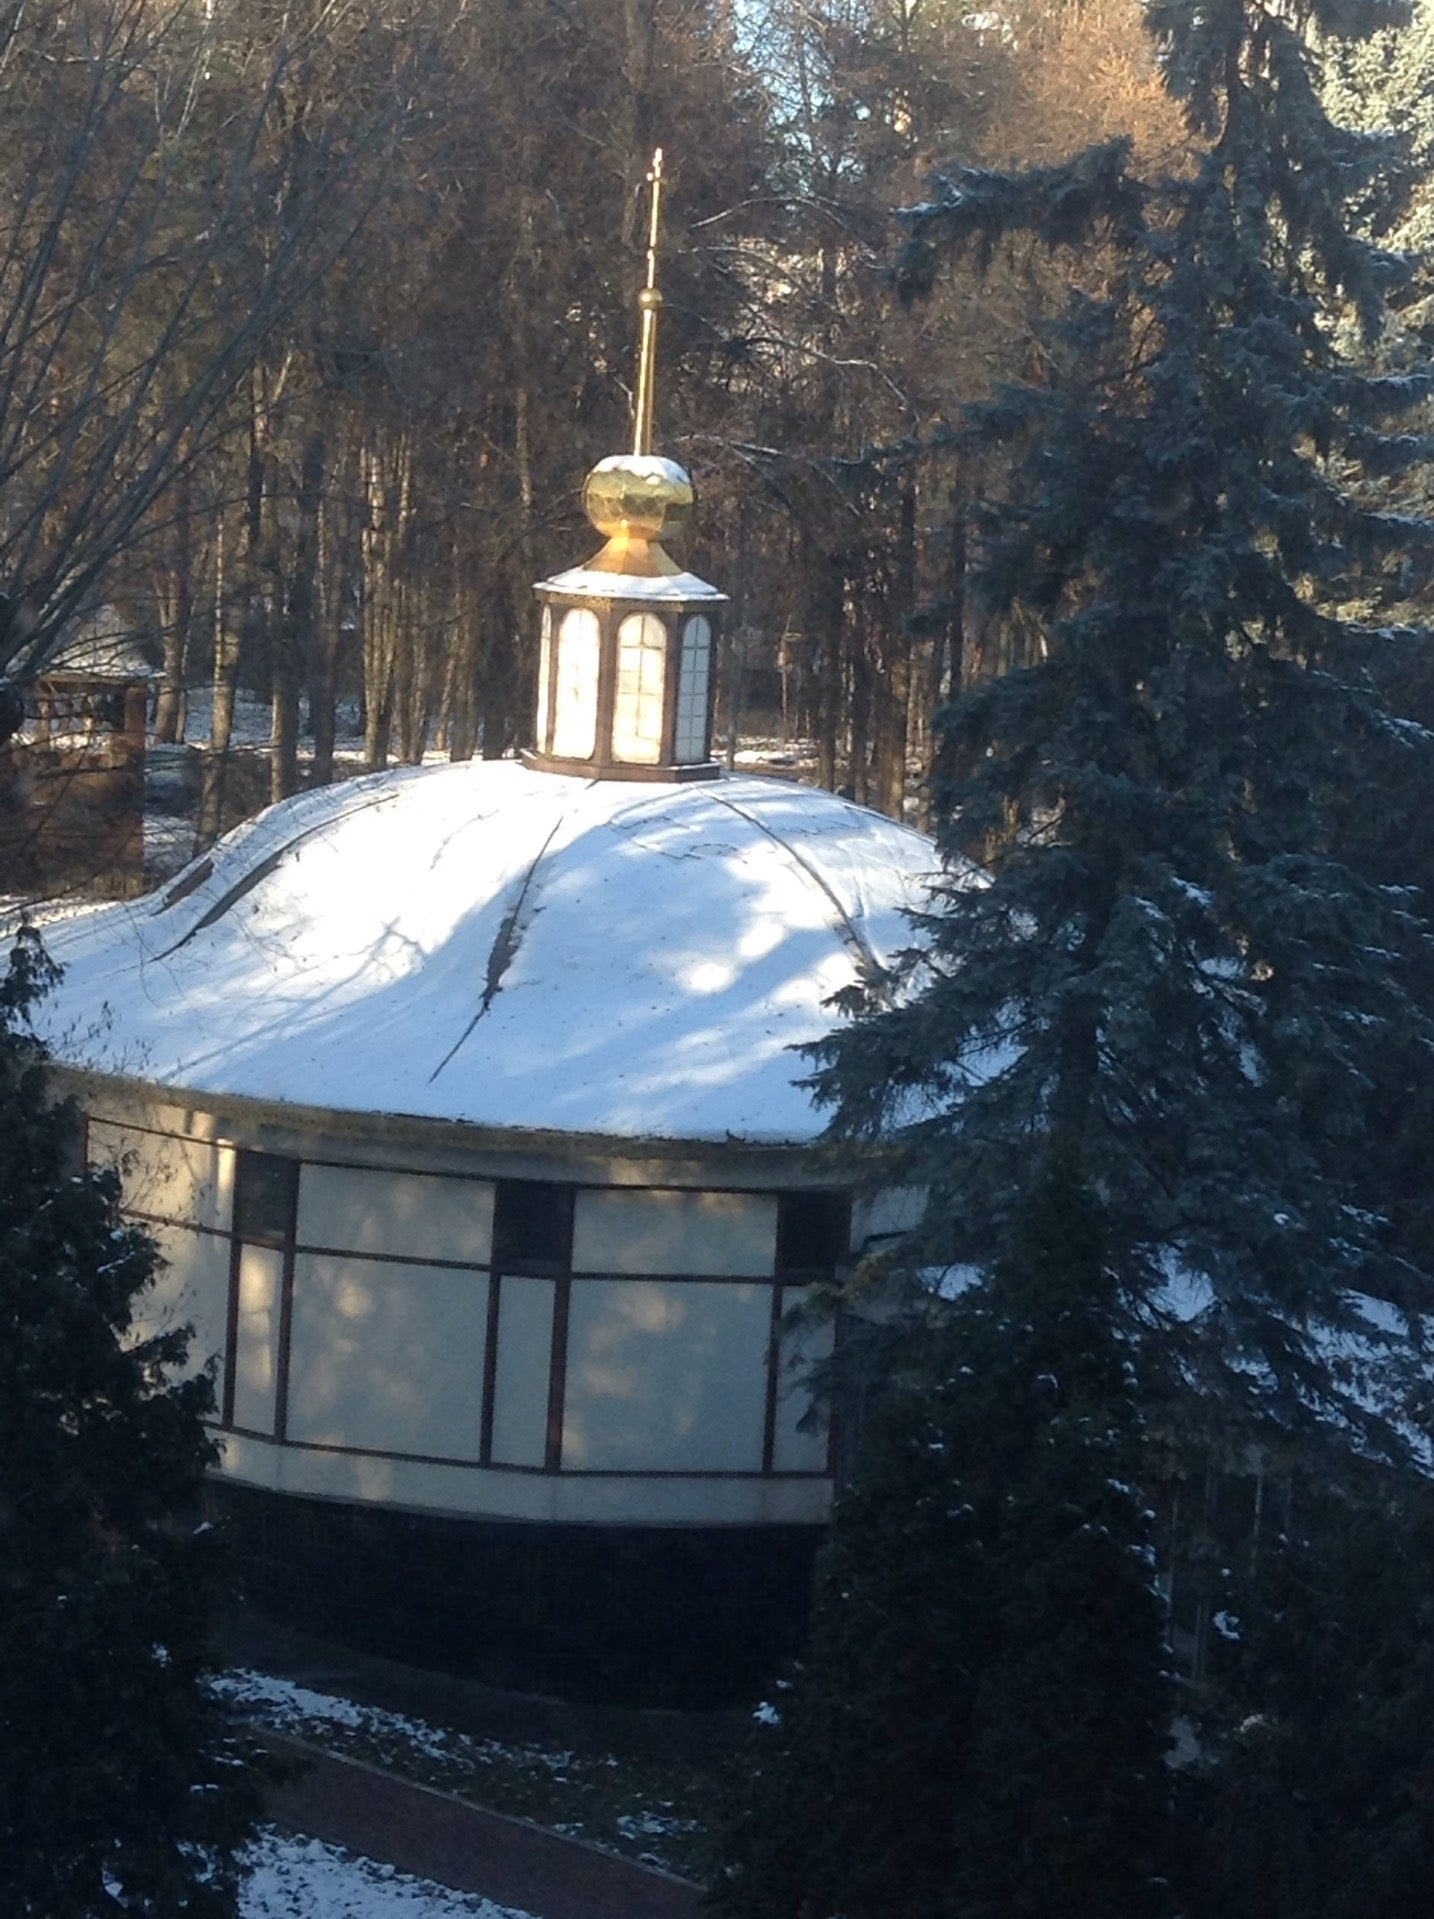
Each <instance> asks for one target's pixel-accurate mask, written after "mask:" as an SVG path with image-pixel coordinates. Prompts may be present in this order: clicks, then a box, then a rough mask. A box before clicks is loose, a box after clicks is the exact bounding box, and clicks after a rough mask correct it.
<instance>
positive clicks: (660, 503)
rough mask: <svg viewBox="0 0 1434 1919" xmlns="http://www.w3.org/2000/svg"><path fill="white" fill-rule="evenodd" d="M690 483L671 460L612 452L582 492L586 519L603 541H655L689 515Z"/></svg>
mask: <svg viewBox="0 0 1434 1919" xmlns="http://www.w3.org/2000/svg"><path fill="white" fill-rule="evenodd" d="M692 501H693V494H692V481H691V479H690V478H689V477H688V475H687V474H686V473H685V472H684V471H683V469H682V468H681V467H680V466H679V465H678V464H677V462H676V461H675V460H664V459H662V458H661V457H660V456H659V455H657V454H655V453H614V454H613V455H611V457H610V458H608V459H606V460H599V461H598V463H597V465H596V466H595V467H594V468H593V470H592V472H591V473H589V475H588V477H587V484H586V486H585V487H584V488H583V507H584V510H585V511H586V513H587V516H588V518H589V519H590V520H591V521H592V523H593V525H594V526H595V527H596V528H597V530H598V532H599V533H601V534H602V536H603V538H604V539H607V540H614V539H616V540H660V539H663V538H665V537H666V536H667V535H668V534H670V533H676V532H678V531H679V530H680V529H681V528H682V527H684V526H685V525H686V524H687V522H688V520H689V519H690V518H691V517H692Z"/></svg>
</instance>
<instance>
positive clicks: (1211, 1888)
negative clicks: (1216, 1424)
mask: <svg viewBox="0 0 1434 1919" xmlns="http://www.w3.org/2000/svg"><path fill="white" fill-rule="evenodd" d="M1304 1465H1305V1470H1304V1471H1303V1472H1302V1473H1301V1474H1300V1476H1299V1477H1298V1478H1297V1479H1296V1480H1295V1481H1294V1483H1293V1485H1292V1486H1290V1487H1287V1488H1283V1489H1280V1495H1279V1496H1278V1497H1277V1498H1276V1499H1275V1500H1274V1501H1273V1502H1272V1506H1273V1518H1274V1521H1275V1523H1273V1524H1268V1523H1267V1524H1266V1525H1265V1526H1264V1527H1262V1529H1261V1533H1260V1535H1259V1536H1258V1537H1254V1538H1252V1537H1250V1536H1248V1535H1247V1536H1246V1537H1245V1538H1244V1539H1242V1540H1240V1541H1239V1542H1237V1545H1236V1549H1235V1550H1234V1551H1233V1552H1232V1553H1231V1555H1230V1560H1231V1563H1230V1565H1229V1566H1228V1567H1227V1568H1225V1569H1224V1570H1225V1571H1226V1573H1227V1576H1228V1604H1227V1609H1226V1610H1225V1611H1224V1612H1222V1614H1221V1615H1220V1618H1219V1622H1218V1630H1217V1631H1216V1633H1215V1634H1214V1635H1213V1636H1212V1641H1211V1648H1210V1659H1209V1663H1208V1667H1207V1671H1206V1673H1205V1678H1204V1690H1205V1694H1206V1700H1207V1704H1206V1710H1205V1712H1204V1714H1203V1724H1202V1734H1203V1737H1202V1743H1201V1750H1200V1751H1199V1753H1198V1754H1197V1755H1195V1756H1194V1757H1193V1759H1192V1763H1191V1764H1190V1765H1189V1766H1188V1767H1187V1768H1186V1769H1184V1770H1182V1772H1181V1774H1180V1778H1179V1785H1180V1799H1181V1802H1182V1804H1181V1816H1182V1821H1183V1823H1184V1825H1185V1826H1186V1828H1187V1847H1186V1850H1187V1852H1188V1855H1189V1857H1190V1859H1191V1863H1192V1867H1193V1870H1192V1872H1191V1874H1190V1878H1189V1885H1188V1904H1187V1911H1188V1913H1189V1915H1190V1919H1306V1916H1307V1915H1309V1914H1311V1913H1318V1914H1319V1915H1320V1919H1406V1915H1409V1914H1413V1913H1418V1912H1421V1911H1423V1910H1424V1909H1425V1908H1426V1907H1427V1905H1428V1898H1429V1886H1430V1883H1431V1879H1434V1747H1431V1741H1430V1733H1429V1729H1430V1725H1431V1723H1434V1592H1431V1589H1430V1581H1429V1565H1430V1555H1431V1552H1434V1491H1431V1488H1430V1487H1429V1486H1428V1485H1427V1484H1424V1483H1420V1482H1418V1481H1404V1482H1402V1483H1398V1484H1396V1483H1393V1482H1391V1481H1390V1479H1389V1476H1388V1475H1387V1474H1377V1475H1370V1474H1368V1473H1367V1472H1366V1473H1364V1474H1359V1473H1355V1474H1351V1472H1350V1470H1349V1466H1348V1462H1347V1461H1345V1462H1340V1461H1338V1460H1333V1459H1331V1458H1330V1457H1329V1455H1328V1452H1327V1451H1326V1453H1325V1454H1324V1455H1323V1457H1320V1456H1316V1457H1315V1458H1313V1459H1307V1460H1306V1461H1305V1462H1304Z"/></svg>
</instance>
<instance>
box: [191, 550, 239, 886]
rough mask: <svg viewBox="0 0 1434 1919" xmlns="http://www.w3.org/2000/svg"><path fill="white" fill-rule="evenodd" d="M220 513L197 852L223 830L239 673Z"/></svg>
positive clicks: (237, 649) (195, 840)
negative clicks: (210, 708) (209, 711)
mask: <svg viewBox="0 0 1434 1919" xmlns="http://www.w3.org/2000/svg"><path fill="white" fill-rule="evenodd" d="M224 595H225V581H224V516H223V514H222V513H221V514H220V515H219V518H218V519H217V520H216V521H215V524H214V675H213V711H212V715H211V718H210V723H209V751H208V754H207V755H206V757H205V761H204V779H203V783H202V786H201V789H200V795H199V821H198V826H197V829H196V832H195V838H194V845H195V851H196V852H198V851H199V850H200V849H201V848H202V847H205V846H209V845H211V844H212V843H213V842H214V841H215V840H216V839H218V837H219V835H220V834H221V833H222V832H223V830H224V788H225V781H226V775H227V774H228V771H229V745H230V741H231V739H232V738H233V733H234V687H235V682H236V679H237V677H238V672H239V647H238V643H237V638H236V635H235V633H234V632H233V630H232V628H231V626H230V623H229V619H228V609H227V608H226V606H225V603H224Z"/></svg>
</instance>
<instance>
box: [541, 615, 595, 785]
mask: <svg viewBox="0 0 1434 1919" xmlns="http://www.w3.org/2000/svg"><path fill="white" fill-rule="evenodd" d="M600 638H601V636H600V633H599V629H598V617H597V614H596V613H593V612H590V611H589V609H588V608H587V607H583V606H575V607H571V608H570V609H569V610H568V611H567V612H566V613H565V614H564V615H563V619H562V624H561V626H559V628H558V661H557V686H556V689H555V691H556V698H555V700H554V702H553V745H552V750H553V752H554V754H556V755H557V757H558V758H559V759H564V760H590V759H591V758H592V756H593V748H594V747H595V746H596V745H597V683H598V651H599V644H600Z"/></svg>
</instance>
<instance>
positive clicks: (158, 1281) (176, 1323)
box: [131, 1226, 229, 1394]
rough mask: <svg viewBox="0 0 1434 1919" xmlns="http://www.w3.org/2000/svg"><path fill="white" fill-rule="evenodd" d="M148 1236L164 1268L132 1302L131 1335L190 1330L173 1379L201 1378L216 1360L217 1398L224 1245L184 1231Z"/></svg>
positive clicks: (224, 1305) (225, 1312)
mask: <svg viewBox="0 0 1434 1919" xmlns="http://www.w3.org/2000/svg"><path fill="white" fill-rule="evenodd" d="M151 1231H152V1233H153V1235H154V1242H155V1244H156V1245H157V1246H158V1248H159V1252H160V1257H161V1259H162V1260H163V1261H164V1265H163V1266H162V1267H161V1269H160V1271H159V1273H158V1274H157V1275H156V1277H155V1281H154V1284H153V1285H152V1286H150V1287H148V1288H147V1289H146V1290H145V1291H144V1292H143V1293H142V1294H141V1295H140V1297H139V1299H138V1301H137V1302H136V1310H135V1317H134V1322H133V1325H132V1328H131V1335H132V1337H133V1338H134V1339H137V1340H139V1339H148V1338H151V1337H152V1336H153V1335H154V1334H156V1333H168V1332H173V1331H174V1330H175V1329H176V1328H177V1327H184V1326H189V1327H191V1328H192V1329H193V1331H192V1334H191V1337H190V1341H189V1357H188V1359H187V1360H186V1361H185V1364H184V1367H183V1370H182V1372H181V1373H180V1375H179V1376H180V1377H181V1378H187V1377H188V1376H189V1375H190V1374H191V1373H202V1372H203V1371H204V1368H205V1367H206V1365H208V1363H209V1361H210V1360H211V1359H214V1360H217V1361H218V1365H217V1366H216V1368H215V1376H214V1378H215V1392H216V1394H218V1393H220V1392H221V1391H222V1388H223V1380H222V1372H223V1362H224V1345H225V1334H226V1328H227V1325H228V1319H229V1241H228V1240H227V1239H221V1238H220V1237H219V1235H218V1234H216V1233H196V1232H193V1231H192V1230H191V1229H190V1228H189V1227H187V1226H155V1227H152V1228H151Z"/></svg>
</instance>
